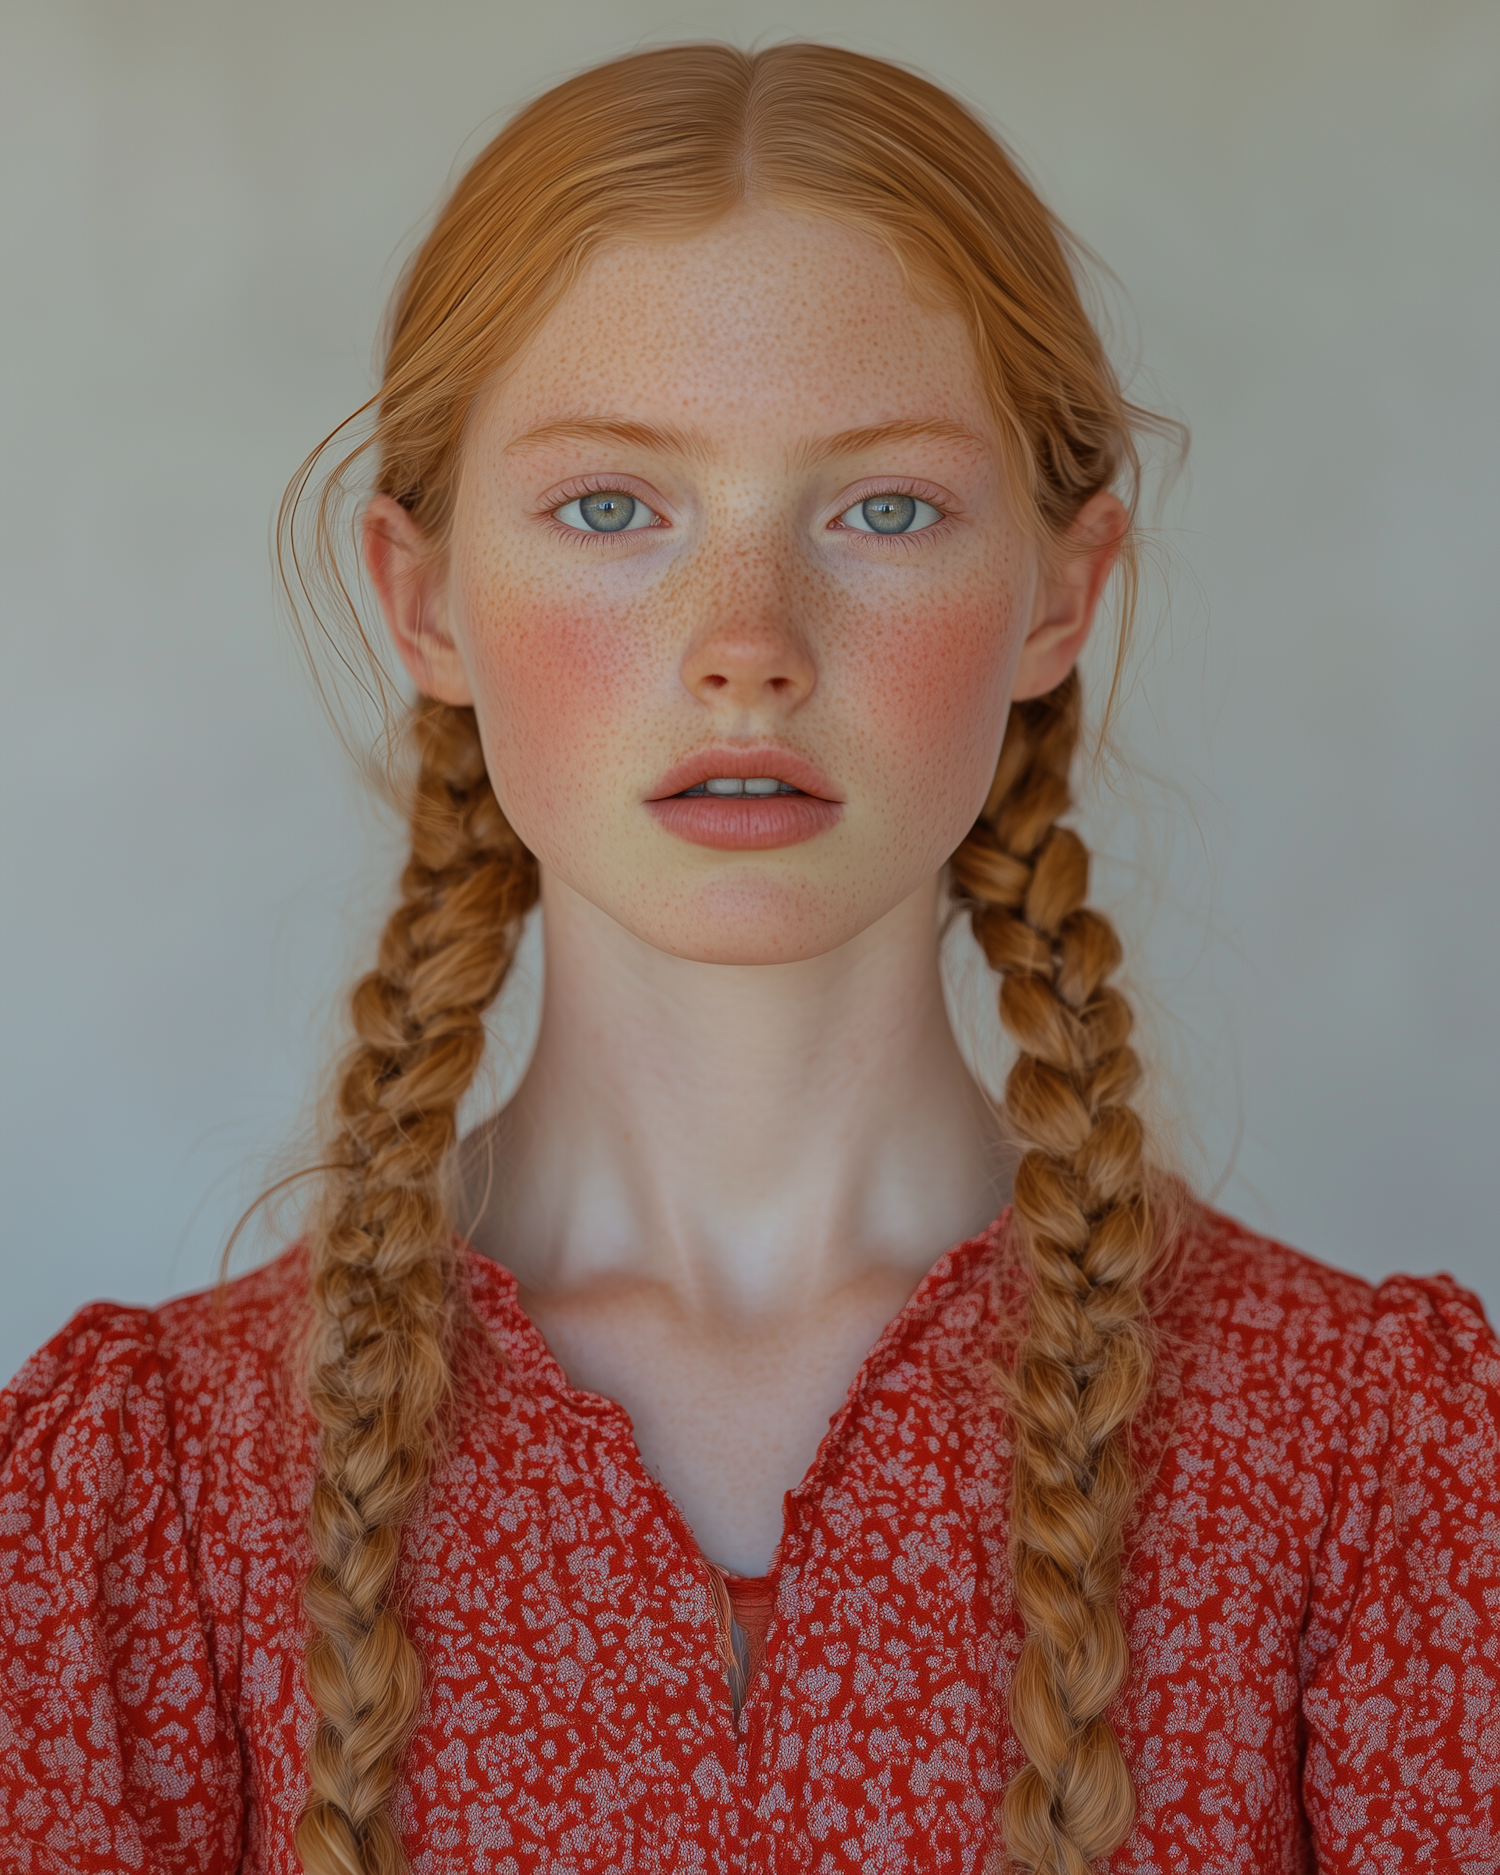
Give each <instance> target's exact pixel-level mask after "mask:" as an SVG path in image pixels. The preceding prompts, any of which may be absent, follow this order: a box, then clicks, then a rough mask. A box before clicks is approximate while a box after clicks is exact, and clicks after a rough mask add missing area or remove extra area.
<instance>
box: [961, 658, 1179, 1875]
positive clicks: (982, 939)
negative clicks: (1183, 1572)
mask: <svg viewBox="0 0 1500 1875" xmlns="http://www.w3.org/2000/svg"><path fill="white" fill-rule="evenodd" d="M1080 694H1081V693H1080V687H1079V682H1078V677H1077V674H1076V672H1075V673H1073V674H1072V675H1070V676H1069V677H1068V678H1067V680H1066V681H1065V682H1064V683H1062V684H1061V685H1059V686H1058V688H1057V689H1056V690H1054V691H1052V692H1051V694H1050V695H1048V696H1044V697H1040V698H1037V699H1035V700H1031V701H1027V702H1022V703H1018V704H1016V705H1014V706H1013V708H1012V710H1011V717H1010V722H1009V724H1008V726H1007V730H1006V736H1005V743H1004V747H1003V748H1002V750H1001V755H1000V764H999V767H998V769H997V771H996V775H995V781H994V785H993V787H992V789H991V791H990V798H989V800H988V802H987V803H986V805H985V811H984V813H983V814H982V815H981V816H980V819H979V820H978V822H977V823H976V824H975V826H974V829H973V831H972V832H971V833H970V834H969V836H968V838H967V839H966V840H965V841H964V844H963V845H962V846H961V847H960V848H959V850H958V852H957V853H956V854H955V856H954V860H953V878H954V883H955V886H956V888H957V889H958V891H959V892H960V893H961V894H962V895H963V896H964V897H965V898H966V899H968V901H969V902H970V909H971V918H972V923H973V927H974V933H975V936H976V937H977V939H978V941H979V943H980V945H981V947H982V948H983V950H984V952H985V955H986V957H987V958H988V959H989V962H990V964H991V966H992V967H993V968H994V969H995V970H997V971H998V972H999V973H1000V977H1001V985H1000V1014H1001V1019H1002V1021H1003V1022H1004V1024H1005V1027H1006V1029H1007V1030H1008V1031H1009V1033H1010V1035H1011V1037H1012V1038H1013V1039H1014V1040H1015V1041H1016V1042H1017V1044H1018V1045H1019V1047H1020V1050H1021V1053H1020V1058H1019V1059H1018V1060H1017V1062H1016V1064H1015V1066H1014V1067H1013V1068H1012V1070H1011V1073H1010V1076H1009V1078H1008V1080H1007V1082H1006V1088H1005V1103H1006V1109H1007V1112H1008V1113H1009V1115H1010V1118H1011V1121H1012V1123H1013V1124H1014V1126H1015V1127H1016V1129H1017V1131H1018V1132H1019V1133H1020V1134H1021V1136H1022V1138H1023V1139H1024V1140H1025V1141H1026V1142H1027V1144H1028V1146H1029V1150H1028V1151H1027V1152H1026V1154H1025V1156H1024V1157H1023V1158H1022V1160H1021V1163H1020V1166H1019V1168H1018V1171H1017V1174H1016V1183H1015V1210H1016V1214H1017V1216H1018V1218H1019V1220H1020V1222H1021V1225H1022V1228H1023V1233H1024V1241H1025V1244H1026V1249H1027V1253H1028V1256H1029V1260H1030V1264H1031V1275H1032V1285H1031V1295H1030V1314H1029V1322H1028V1327H1027V1332H1026V1336H1025V1339H1024V1340H1023V1342H1022V1344H1021V1346H1020V1348H1019V1350H1018V1352H1017V1355H1016V1359H1015V1363H1014V1367H1013V1369H1012V1370H1011V1371H1009V1372H1007V1373H1004V1374H1002V1376H1001V1384H1002V1385H1003V1387H1004V1389H1005V1392H1006V1396H1007V1403H1008V1405H1009V1407H1010V1412H1011V1418H1012V1421H1013V1426H1014V1443H1015V1458H1014V1474H1013V1482H1012V1493H1011V1564H1012V1569H1013V1572H1014V1580H1015V1594H1016V1601H1017V1604H1018V1606H1019V1608H1020V1610H1021V1614H1022V1617H1023V1619H1024V1621H1025V1625H1026V1639H1025V1642H1024V1644H1023V1646H1022V1650H1021V1657H1020V1661H1019V1663H1018V1665H1017V1668H1016V1677H1015V1683H1014V1687H1013V1689H1012V1694H1011V1719H1012V1723H1013V1724H1014V1726H1015V1730H1016V1735H1017V1737H1018V1738H1019V1740H1020V1742H1021V1745H1022V1747H1023V1749H1024V1750H1025V1752H1026V1756H1027V1758H1028V1759H1029V1760H1030V1762H1029V1764H1028V1765H1027V1766H1026V1768H1025V1769H1024V1770H1023V1771H1022V1772H1021V1773H1020V1774H1019V1776H1017V1777H1016V1778H1015V1779H1014V1780H1013V1781H1012V1783H1011V1784H1010V1786H1009V1788H1008V1789H1007V1791H1006V1793H1005V1801H1004V1805H1003V1809H1002V1823H1003V1827H1004V1833H1005V1841H1006V1847H1007V1849H1008V1852H1009V1855H1010V1858H1011V1862H1012V1864H1013V1865H1015V1866H1016V1867H1019V1868H1022V1869H1027V1870H1035V1871H1037V1872H1038V1875H1085V1872H1086V1870H1087V1868H1088V1865H1089V1863H1090V1862H1092V1861H1093V1859H1094V1858H1095V1857H1097V1856H1101V1855H1104V1854H1106V1853H1107V1852H1108V1851H1109V1850H1111V1849H1113V1848H1115V1847H1116V1846H1117V1845H1118V1844H1119V1843H1120V1842H1121V1841H1123V1840H1124V1838H1125V1836H1126V1835H1127V1833H1128V1832H1129V1829H1130V1826H1131V1822H1132V1820H1133V1817H1134V1811H1135V1801H1134V1795H1133V1792H1132V1789H1131V1783H1130V1774H1129V1772H1128V1770H1127V1769H1126V1766H1125V1760H1124V1758H1123V1756H1122V1755H1121V1752H1120V1747H1119V1744H1118V1742H1117V1741H1116V1739H1115V1735H1114V1733H1113V1731H1112V1730H1111V1729H1110V1726H1109V1722H1108V1720H1107V1719H1106V1717H1105V1713H1106V1710H1107V1708H1108V1706H1109V1704H1110V1702H1111V1700H1112V1699H1113V1698H1114V1697H1115V1695H1116V1694H1117V1693H1118V1692H1119V1690H1120V1687H1121V1685H1122V1684H1123V1682H1124V1679H1125V1674H1126V1670H1127V1667H1128V1664H1129V1656H1128V1652H1127V1648H1126V1643H1125V1633H1124V1628H1123V1625H1122V1623H1121V1620H1120V1615H1119V1611H1118V1608H1117V1606H1116V1602H1117V1595H1118V1590H1119V1583H1120V1554H1121V1543H1122V1533H1123V1526H1124V1522H1125V1517H1126V1515H1127V1513H1128V1511H1129V1508H1130V1503H1131V1500H1132V1495H1133V1480H1132V1475H1131V1464H1130V1458H1129V1451H1128V1446H1127V1436H1128V1432H1129V1427H1130V1422H1131V1419H1132V1417H1133V1415H1134V1414H1135V1412H1136V1410H1137V1408H1138V1407H1139V1406H1140V1404H1141V1402H1142V1400H1143V1398H1144V1396H1145V1393H1146V1389H1147V1386H1148V1384H1149V1381H1150V1376H1151V1352H1150V1341H1149V1316H1148V1313H1147V1308H1146V1302H1145V1298H1144V1295H1143V1284H1144V1281H1145V1278H1146V1276H1147V1274H1148V1271H1149V1269H1150V1266H1151V1262H1152V1258H1153V1234H1152V1228H1151V1222H1150V1218H1149V1215H1148V1207H1147V1197H1146V1175H1145V1167H1144V1162H1143V1137H1142V1129H1141V1124H1140V1122H1139V1120H1138V1119H1137V1118H1136V1116H1135V1114H1134V1113H1133V1112H1132V1111H1131V1109H1130V1107H1129V1106H1128V1105H1127V1104H1126V1102H1127V1101H1128V1099H1129V1097H1130V1094H1131V1092H1132V1090H1133V1088H1134V1086H1135V1083H1136V1080H1137V1078H1138V1074H1139V1069H1138V1065H1137V1062H1136V1058H1135V1056H1134V1054H1133V1053H1132V1052H1131V1050H1130V1048H1129V1047H1128V1046H1127V1045H1126V1044H1127V1038H1128V1037H1129V1034H1130V1029H1131V1013H1130V1008H1129V1005H1128V1004H1127V1003H1126V1001H1125V998H1124V997H1123V996H1122V995H1121V994H1120V992H1119V991H1118V990H1116V989H1111V988H1109V987H1108V986H1107V984H1106V979H1107V978H1108V977H1109V976H1110V974H1111V973H1112V972H1113V970H1114V969H1115V968H1116V966H1117V965H1118V963H1119V961H1120V945H1119V940H1118V939H1117V938H1116V936H1115V933H1114V930H1113V929H1112V927H1111V926H1110V924H1109V922H1108V920H1107V919H1105V918H1103V917H1102V916H1101V915H1100V914H1099V913H1098V912H1095V911H1089V910H1085V909H1083V901H1084V899H1085V897H1086V896H1087V891H1088V868H1089V860H1088V853H1087V850H1086V849H1085V847H1084V845H1083V842H1082V841H1081V840H1080V839H1079V838H1078V836H1077V834H1075V833H1073V832H1071V831H1069V830H1068V829H1067V828H1063V827H1059V826H1057V824H1056V822H1057V821H1058V819H1059V817H1060V816H1061V815H1062V814H1063V813H1065V812H1066V811H1067V808H1068V806H1069V803H1070V793H1069V787H1068V770H1069V767H1070V765H1071V761H1072V756H1073V750H1074V746H1075V744H1076V742H1077V739H1078V730H1079V722H1080V714H1081V702H1080Z"/></svg>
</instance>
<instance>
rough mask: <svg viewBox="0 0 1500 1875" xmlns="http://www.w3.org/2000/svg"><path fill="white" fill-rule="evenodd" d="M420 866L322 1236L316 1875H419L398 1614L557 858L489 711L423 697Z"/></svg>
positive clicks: (348, 1118) (342, 1104) (345, 1094)
mask: <svg viewBox="0 0 1500 1875" xmlns="http://www.w3.org/2000/svg"><path fill="white" fill-rule="evenodd" d="M411 729H412V733H413V735H414V738H415V742H416V747H417V755H418V767H417V776H416V783H415V788H414V791H413V798H412V807H411V858H410V860H409V862H408V864H407V866H406V870H405V872H404V873H403V874H402V879H401V904H400V905H399V907H398V908H397V910H396V911H395V912H394V913H393V914H392V916H391V918H390V921H389V922H388V924H387V925H386V928H385V933H384V935H383V937H382V939H381V944H380V956H379V962H378V964H377V966H376V968H375V969H374V970H372V971H371V972H370V973H369V975H367V976H366V977H364V978H363V979H362V980H361V981H360V982H359V983H358V984H357V985H356V986H355V989H354V993H353V997H352V1000H351V1011H352V1015H353V1023H354V1031H355V1035H356V1037H357V1038H358V1039H357V1040H356V1042H355V1044H354V1046H353V1048H352V1049H351V1050H350V1052H349V1054H348V1056H347V1058H346V1060H345V1062H344V1065H343V1071H342V1074H341V1077H340V1080H339V1084H338V1104H337V1125H336V1136H335V1138H334V1140H333V1142H332V1145H331V1149H330V1153H329V1157H330V1159H331V1161H332V1163H333V1167H334V1170H333V1173H332V1184H331V1189H330V1192H329V1195H328V1201H327V1206H326V1211H325V1215H324V1218H323V1221H322V1225H321V1228H319V1229H318V1230H316V1231H315V1232H314V1234H313V1238H312V1294H313V1303H314V1322H315V1328H314V1343H313V1349H312V1359H311V1366H310V1374H309V1385H308V1391H309V1396H310V1399H311V1402H312V1407H313V1411H314V1414H315V1415H316V1418H317V1421H318V1425H319V1427H320V1429H321V1433H322V1438H321V1449H320V1458H319V1469H318V1475H317V1479H316V1481H315V1483H314V1486H313V1497H312V1509H311V1518H310V1523H311V1533H312V1546H313V1552H314V1556H315V1558H316V1561H315V1566H314V1568H313V1571H312V1574H311V1576H310V1577H309V1579H308V1583H307V1587H306V1591H305V1597H304V1603H305V1607H306V1610H307V1614H308V1618H309V1621H310V1623H311V1626H312V1630H313V1632H312V1636H311V1639H310V1641H309V1644H308V1649H307V1680H308V1686H309V1688H310V1690H311V1692H312V1696H313V1700H314V1703H315V1704H316V1706H317V1709H318V1728H317V1732H316V1734H315V1736H314V1738H313V1742H312V1748H311V1751H310V1753H309V1756H308V1783H309V1794H308V1799H307V1803H306V1806H305V1808H304V1810H303V1812H302V1818H301V1821H300V1823H299V1824H298V1827H297V1853H298V1855H299V1856H300V1858H301V1861H302V1866H303V1868H304V1869H305V1870H306V1871H307V1875H400V1872H401V1871H404V1870H405V1868H406V1859H405V1856H404V1855H403V1854H402V1850H401V1846H400V1843H399V1841H398V1839H397V1836H396V1831H395V1826H394V1823H393V1821H392V1819H391V1817H390V1814H389V1809H388V1805H389V1800H390V1798H391V1795H392V1792H393V1789H394V1786H395V1779H396V1770H397V1764H398V1761H399V1756H400V1752H401V1748H402V1746H403V1744H404V1742H405V1738H406V1735H407V1733H408V1731H409V1729H410V1727H411V1724H412V1721H413V1719H414V1718H415V1717H416V1711H417V1703H418V1699H419V1697H420V1693H421V1665H420V1662H419V1660H418V1658H417V1654H416V1650H415V1649H414V1648H413V1646H412V1644H411V1642H410V1640H408V1638H407V1636H406V1634H405V1631H404V1630H403V1627H402V1624H401V1619H400V1616H399V1614H398V1613H397V1611H396V1609H395V1607H394V1606H393V1605H392V1602H393V1593H392V1592H393V1586H394V1582H395V1577H396V1570H397V1564H398V1562H399V1559H400V1550H401V1528H402V1525H403V1524H404V1522H405V1521H406V1519H407V1517H408V1516H409V1515H410V1514H411V1512H412V1510H413V1509H414V1507H415V1505H416V1502H417V1499H418V1498H419V1496H420V1494H421V1491H422V1488H423V1485H424V1484H425V1482H426V1477H427V1472H428V1467H429V1462H430V1454H431V1451H432V1448H433V1442H434V1433H435V1422H436V1419H437V1416H438V1414H439V1412H440V1410H441V1408H442V1407H443V1405H444V1403H445V1401H446V1399H447V1396H448V1393H449V1391H450V1370H449V1361H448V1334H449V1314H450V1311H449V1295H448V1290H449V1282H448V1261H449V1255H450V1246H451V1233H450V1226H449V1219H448V1213H447V1207H446V1204H445V1201H444V1193H443V1175H444V1170H445V1166H446V1163H447V1161H448V1158H449V1154H450V1152H451V1150H452V1148H453V1145H454V1141H455V1136H456V1120H455V1115H456V1110H457V1107H458V1103H459V1101H460V1100H461V1099H462V1097H463V1095H464V1093H465V1091H466V1090H467V1088H468V1086H469V1084H470V1082H471V1081H472V1080H473V1078H474V1075H475V1073H476V1071H477V1069H478V1067H479V1063H480V1060H481V1058H482V1056H483V1053H484V1047H485V1031H484V1022H483V1015H484V1010H485V1008H486V1007H487V1005H488V1004H489V1003H490V1002H492V1001H493V999H494V997H495V996H496V994H497V993H498V991H499V989H500V985H501V983H502V982H503V980H504V977H505V973H506V970H507V968H508V967H509V964H510V961H511V958H512V956H513V954H514V951H515V946H516V941H517V938H518V935H519V930H520V924H521V920H522V919H523V917H524V916H525V914H526V912H527V910H528V909H529V908H530V906H531V905H532V903H533V902H534V900H535V898H536V891H537V881H536V865H535V862H534V861H533V859H532V857H531V855H530V854H529V853H528V852H527V851H526V849H525V848H524V847H523V846H522V845H521V843H520V841H519V840H518V839H517V838H516V836H515V834H514V833H513V832H512V831H511V829H510V827H509V826H508V825H507V824H506V821H505V819H504V816H503V815H502V814H501V812H500V808H499V805H498V803H497V802H496V800H495V796H494V793H493V792H492V790H491V787H490V782H489V777H488V775H487V773H486V771H485V765H484V755H483V752H482V750H481V748H480V743H479V732H478V728H477V725H476V723H475V719H474V713H473V711H472V710H467V709H455V708H452V707H449V706H446V705H435V704H430V703H423V704H421V705H419V706H418V709H417V711H416V713H415V715H414V717H413V720H412V723H411Z"/></svg>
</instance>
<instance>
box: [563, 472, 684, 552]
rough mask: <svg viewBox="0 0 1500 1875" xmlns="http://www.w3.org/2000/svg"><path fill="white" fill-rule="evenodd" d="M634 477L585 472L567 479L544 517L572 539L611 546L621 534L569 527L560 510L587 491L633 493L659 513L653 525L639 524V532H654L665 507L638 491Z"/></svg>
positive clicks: (632, 496) (630, 494)
mask: <svg viewBox="0 0 1500 1875" xmlns="http://www.w3.org/2000/svg"><path fill="white" fill-rule="evenodd" d="M631 481H632V478H631V477H630V476H628V475H584V476H580V477H579V478H578V480H577V481H573V482H564V483H563V485H562V488H561V489H560V490H559V492H558V493H557V494H556V495H555V496H554V497H553V498H552V499H551V500H549V501H548V502H547V504H546V506H545V507H544V508H543V509H542V510H541V513H542V518H543V519H544V520H545V521H546V522H547V524H548V525H549V526H550V527H551V528H552V530H553V532H554V533H557V534H560V535H563V536H564V537H565V538H566V539H567V540H569V541H571V542H575V543H581V544H582V545H584V546H586V547H608V546H611V545H613V543H614V542H615V541H616V540H618V539H619V536H618V535H617V534H602V533H599V534H596V533H594V532H593V531H592V530H591V529H584V528H578V527H569V526H568V524H567V522H566V521H559V520H558V518H557V516H558V513H559V512H560V510H562V509H563V508H566V507H567V505H568V503H569V502H570V501H579V500H581V499H582V498H583V497H584V496H585V495H629V496H631V498H632V499H633V500H635V501H638V502H639V503H640V504H641V506H642V507H643V508H650V509H651V512H652V513H653V514H654V515H656V517H657V519H656V520H655V521H654V522H653V523H652V525H651V526H650V527H638V528H636V529H635V530H634V532H635V534H637V535H639V534H651V533H654V532H655V531H656V529H657V528H658V527H660V526H661V525H662V524H663V523H662V517H661V511H660V510H659V509H658V508H656V507H654V506H653V505H652V503H651V502H649V501H647V499H646V497H645V496H644V495H642V494H638V493H637V492H636V490H635V489H634V488H632V486H631Z"/></svg>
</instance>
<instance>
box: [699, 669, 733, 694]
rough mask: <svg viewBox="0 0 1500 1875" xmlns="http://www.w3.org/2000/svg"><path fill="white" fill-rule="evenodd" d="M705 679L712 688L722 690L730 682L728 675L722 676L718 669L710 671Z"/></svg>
mask: <svg viewBox="0 0 1500 1875" xmlns="http://www.w3.org/2000/svg"><path fill="white" fill-rule="evenodd" d="M703 681H704V683H706V684H707V685H708V687H709V689H710V690H722V689H723V688H724V686H725V684H727V683H728V682H729V679H728V678H727V677H721V676H720V675H719V674H718V672H717V671H710V672H709V673H708V675H707V676H706V677H705V678H704V679H703Z"/></svg>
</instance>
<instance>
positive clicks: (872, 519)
mask: <svg viewBox="0 0 1500 1875" xmlns="http://www.w3.org/2000/svg"><path fill="white" fill-rule="evenodd" d="M942 518H943V517H942V514H941V513H940V512H939V511H938V509H936V508H934V507H933V505H932V503H931V502H930V501H918V499H917V497H916V496H915V495H893V494H885V495H871V496H869V497H868V498H867V499H866V500H864V501H857V502H856V503H855V504H854V506H853V507H852V508H845V510H844V512H843V513H842V514H841V515H840V516H839V520H840V521H841V522H842V523H843V524H844V526H845V527H852V528H853V529H854V530H855V532H856V533H859V534H910V533H913V532H915V530H916V529H917V528H919V527H931V526H932V524H933V522H934V521H941V520H942Z"/></svg>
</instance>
